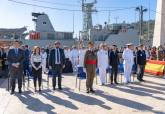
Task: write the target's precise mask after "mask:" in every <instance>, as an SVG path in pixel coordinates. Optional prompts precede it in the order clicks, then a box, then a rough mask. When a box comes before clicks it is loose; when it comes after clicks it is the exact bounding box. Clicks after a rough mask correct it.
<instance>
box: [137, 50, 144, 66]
mask: <svg viewBox="0 0 165 114" xmlns="http://www.w3.org/2000/svg"><path fill="white" fill-rule="evenodd" d="M136 59H137V64H138V65H145V64H146V53H145V51H144V50H142V51H141V50H138V51H137V52H136Z"/></svg>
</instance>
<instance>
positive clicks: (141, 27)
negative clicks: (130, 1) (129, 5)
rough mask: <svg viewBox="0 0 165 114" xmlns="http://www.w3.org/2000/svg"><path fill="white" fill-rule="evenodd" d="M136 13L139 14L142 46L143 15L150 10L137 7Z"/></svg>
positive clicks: (140, 42)
mask: <svg viewBox="0 0 165 114" xmlns="http://www.w3.org/2000/svg"><path fill="white" fill-rule="evenodd" d="M135 10H136V11H138V12H139V22H140V24H139V33H140V35H139V44H142V39H143V14H144V12H147V11H148V10H147V9H146V8H144V7H143V6H139V7H136V9H135Z"/></svg>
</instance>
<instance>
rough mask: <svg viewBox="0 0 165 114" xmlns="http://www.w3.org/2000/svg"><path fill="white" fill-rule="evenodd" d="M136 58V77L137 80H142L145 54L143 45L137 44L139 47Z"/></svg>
mask: <svg viewBox="0 0 165 114" xmlns="http://www.w3.org/2000/svg"><path fill="white" fill-rule="evenodd" d="M136 59H137V65H138V73H137V79H138V80H139V81H144V80H143V75H144V69H145V65H146V54H145V50H144V46H143V45H140V46H139V49H138V51H137V53H136Z"/></svg>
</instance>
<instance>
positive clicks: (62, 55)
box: [49, 48, 65, 69]
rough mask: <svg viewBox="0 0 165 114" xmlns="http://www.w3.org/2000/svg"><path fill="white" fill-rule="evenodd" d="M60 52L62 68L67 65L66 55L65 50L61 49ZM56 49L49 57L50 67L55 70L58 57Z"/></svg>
mask: <svg viewBox="0 0 165 114" xmlns="http://www.w3.org/2000/svg"><path fill="white" fill-rule="evenodd" d="M59 51H60V63H61V64H60V65H61V67H62V66H63V65H64V63H65V54H64V50H63V49H61V48H59ZM55 53H56V51H55V49H52V50H51V51H50V55H49V66H51V67H52V68H53V69H54V68H55V60H56V56H55Z"/></svg>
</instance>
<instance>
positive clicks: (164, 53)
mask: <svg viewBox="0 0 165 114" xmlns="http://www.w3.org/2000/svg"><path fill="white" fill-rule="evenodd" d="M147 59H152V60H160V61H164V60H165V45H164V46H160V47H158V48H156V47H145V46H143V45H139V46H137V47H135V46H134V45H133V44H131V43H129V44H126V45H125V47H121V48H118V47H117V45H112V46H108V45H107V44H105V43H101V44H100V45H99V46H98V47H96V46H94V43H93V42H88V45H87V47H84V45H83V43H82V42H80V43H79V44H78V45H77V46H73V47H67V46H63V47H62V46H61V44H60V42H58V41H56V42H55V43H54V44H53V45H52V46H48V47H46V48H43V47H39V46H34V47H33V48H32V49H30V47H29V46H28V45H21V44H20V42H19V41H15V42H13V45H12V46H10V47H9V48H6V47H0V76H4V75H5V74H6V73H5V74H3V73H2V72H3V71H8V72H9V73H8V74H9V76H10V84H11V94H14V93H15V85H16V80H18V90H19V93H22V82H23V78H22V77H23V75H26V73H27V72H31V75H32V77H33V81H34V90H35V91H39V92H40V91H41V83H42V74H48V72H49V71H51V73H52V75H53V78H52V86H53V90H56V85H57V84H56V82H58V89H59V90H62V84H61V82H62V76H61V75H62V73H73V72H76V71H78V68H83V70H84V72H86V74H87V77H86V91H87V93H94V92H95V91H94V89H93V80H94V77H95V75H96V69H98V70H99V77H100V83H101V85H105V83H106V73H107V68H109V69H111V75H110V82H111V84H112V85H113V84H118V81H117V76H118V72H119V71H118V70H119V67H118V66H119V64H123V69H124V82H125V84H128V83H130V82H131V72H132V67H133V65H135V66H136V72H137V79H138V80H139V81H145V80H144V79H143V75H144V69H145V64H146V61H147ZM56 78H57V81H56ZM37 82H38V86H37ZM37 87H38V89H37Z"/></svg>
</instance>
